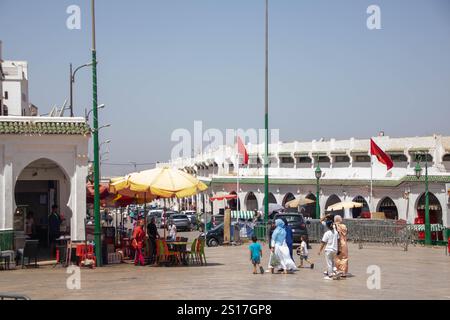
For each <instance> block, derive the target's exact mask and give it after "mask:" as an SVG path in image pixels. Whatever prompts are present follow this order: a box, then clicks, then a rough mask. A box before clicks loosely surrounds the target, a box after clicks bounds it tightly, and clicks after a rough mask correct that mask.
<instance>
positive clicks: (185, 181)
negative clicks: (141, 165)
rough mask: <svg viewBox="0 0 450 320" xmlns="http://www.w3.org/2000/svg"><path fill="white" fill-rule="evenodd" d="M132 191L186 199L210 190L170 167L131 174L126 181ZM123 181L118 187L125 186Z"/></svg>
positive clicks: (189, 176)
mask: <svg viewBox="0 0 450 320" xmlns="http://www.w3.org/2000/svg"><path fill="white" fill-rule="evenodd" d="M126 180H127V181H126V185H127V186H128V187H129V189H130V190H131V191H138V192H149V193H150V194H151V195H153V196H158V197H161V198H173V197H177V198H184V197H189V196H192V195H194V194H197V193H199V192H201V191H205V190H206V189H208V187H207V186H206V184H204V183H203V182H201V181H200V180H198V179H197V178H195V177H194V176H192V175H190V174H188V173H186V172H184V171H181V170H178V169H172V168H169V167H162V168H155V169H150V170H144V171H140V172H135V173H131V174H130V175H128V177H127V179H126ZM123 184H124V183H123V182H122V181H119V182H118V185H123Z"/></svg>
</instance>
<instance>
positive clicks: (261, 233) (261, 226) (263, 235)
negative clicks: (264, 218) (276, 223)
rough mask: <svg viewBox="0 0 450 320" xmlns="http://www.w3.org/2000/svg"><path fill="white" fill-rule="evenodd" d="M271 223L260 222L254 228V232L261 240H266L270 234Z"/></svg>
mask: <svg viewBox="0 0 450 320" xmlns="http://www.w3.org/2000/svg"><path fill="white" fill-rule="evenodd" d="M268 228H269V225H268V224H265V223H258V224H257V225H256V226H255V228H254V229H253V230H254V234H255V235H256V238H257V239H258V240H259V241H266V240H267V235H268Z"/></svg>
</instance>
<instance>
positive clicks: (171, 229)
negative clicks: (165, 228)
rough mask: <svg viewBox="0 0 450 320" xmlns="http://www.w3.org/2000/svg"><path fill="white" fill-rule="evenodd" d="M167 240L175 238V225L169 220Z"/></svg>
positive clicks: (174, 239)
mask: <svg viewBox="0 0 450 320" xmlns="http://www.w3.org/2000/svg"><path fill="white" fill-rule="evenodd" d="M169 240H170V241H176V240H177V226H176V225H175V223H173V222H171V223H170V225H169Z"/></svg>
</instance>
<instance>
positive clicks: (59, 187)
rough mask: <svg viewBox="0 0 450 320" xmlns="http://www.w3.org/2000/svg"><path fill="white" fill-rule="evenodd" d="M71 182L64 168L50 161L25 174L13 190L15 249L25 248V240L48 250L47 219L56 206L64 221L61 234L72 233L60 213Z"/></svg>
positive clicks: (46, 252) (36, 163) (29, 168)
mask: <svg viewBox="0 0 450 320" xmlns="http://www.w3.org/2000/svg"><path fill="white" fill-rule="evenodd" d="M69 181H70V180H69V179H68V178H67V177H66V175H65V173H64V172H63V170H62V169H61V167H60V166H59V165H58V164H57V163H55V162H54V161H52V160H49V159H39V160H36V161H33V162H32V163H30V164H29V165H28V166H27V167H25V168H24V169H23V170H22V172H21V173H20V175H19V177H18V179H17V182H16V185H15V189H14V197H15V203H16V210H15V213H14V233H15V246H16V248H21V247H23V245H24V241H25V239H26V238H28V239H29V238H31V239H35V240H39V247H40V248H49V238H48V237H49V234H48V233H49V224H48V223H49V222H48V216H49V214H50V212H51V207H52V206H53V205H56V206H58V213H59V214H60V215H61V218H63V220H62V221H63V222H62V224H61V232H62V233H65V232H66V231H67V230H69V228H68V226H67V222H66V221H65V220H64V212H63V211H62V209H61V194H62V191H64V192H65V193H68V194H70V183H69ZM66 197H67V194H66ZM49 254H50V252H49V250H40V255H49Z"/></svg>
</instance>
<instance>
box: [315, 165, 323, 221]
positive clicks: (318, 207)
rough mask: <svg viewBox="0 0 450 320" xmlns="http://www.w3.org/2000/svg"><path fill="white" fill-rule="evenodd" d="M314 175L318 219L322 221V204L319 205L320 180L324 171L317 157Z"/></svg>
mask: <svg viewBox="0 0 450 320" xmlns="http://www.w3.org/2000/svg"><path fill="white" fill-rule="evenodd" d="M314 174H315V175H316V187H317V189H316V219H320V203H319V196H320V184H319V180H320V178H321V177H322V170H321V169H320V166H319V157H317V167H316V170H314Z"/></svg>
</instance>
